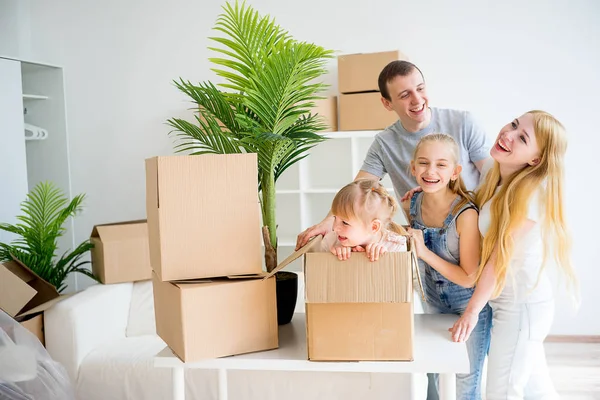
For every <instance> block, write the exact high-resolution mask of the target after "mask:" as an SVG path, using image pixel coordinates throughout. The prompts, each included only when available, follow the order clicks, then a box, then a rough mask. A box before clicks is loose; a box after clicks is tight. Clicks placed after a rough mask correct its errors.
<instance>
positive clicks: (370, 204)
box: [322, 179, 407, 261]
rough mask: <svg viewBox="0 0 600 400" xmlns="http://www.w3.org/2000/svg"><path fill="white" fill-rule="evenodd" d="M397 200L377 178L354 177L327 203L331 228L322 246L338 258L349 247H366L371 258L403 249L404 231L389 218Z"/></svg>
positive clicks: (347, 252)
mask: <svg viewBox="0 0 600 400" xmlns="http://www.w3.org/2000/svg"><path fill="white" fill-rule="evenodd" d="M397 210H398V203H397V202H396V199H394V197H393V196H390V194H389V193H388V192H387V190H385V188H384V187H383V186H382V185H381V184H380V183H379V181H377V180H372V179H358V180H356V181H354V182H352V183H349V184H348V185H346V186H344V187H343V188H342V189H340V191H339V192H338V193H337V194H336V195H335V197H334V199H333V203H332V205H331V212H332V214H333V216H334V222H333V230H332V231H331V232H330V233H328V234H327V235H325V237H324V238H323V242H322V243H323V244H322V246H323V250H326V251H331V252H332V253H333V254H334V255H335V256H337V257H338V259H340V260H347V259H348V258H349V257H350V254H351V252H352V251H361V252H362V251H366V252H367V256H368V257H369V259H370V260H371V261H377V260H378V259H379V256H380V255H381V254H384V253H386V252H389V251H406V250H407V246H406V236H403V235H406V234H407V232H406V230H405V229H404V228H402V227H401V226H400V225H398V224H396V223H395V222H394V221H393V218H394V215H395V214H396V211H397Z"/></svg>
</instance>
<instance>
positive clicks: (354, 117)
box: [339, 92, 398, 131]
mask: <svg viewBox="0 0 600 400" xmlns="http://www.w3.org/2000/svg"><path fill="white" fill-rule="evenodd" d="M339 107H340V130H341V131H362V130H380V129H385V128H387V127H388V126H390V125H392V124H394V123H395V122H396V121H398V115H397V114H396V113H395V112H394V111H388V110H387V109H386V108H385V107H384V106H383V104H382V103H381V94H380V93H379V92H372V93H355V94H341V95H340V103H339Z"/></svg>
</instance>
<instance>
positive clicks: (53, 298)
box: [0, 261, 66, 344]
mask: <svg viewBox="0 0 600 400" xmlns="http://www.w3.org/2000/svg"><path fill="white" fill-rule="evenodd" d="M64 297H66V296H61V295H59V294H58V291H57V290H56V288H55V287H54V286H53V285H52V284H50V283H48V282H46V281H45V280H43V279H42V278H40V277H39V276H38V275H37V274H36V273H34V272H33V271H32V270H30V269H29V268H27V267H26V266H25V265H23V264H22V263H20V262H18V261H9V262H6V263H3V264H0V308H1V309H2V310H4V311H5V312H6V313H7V314H8V315H10V316H11V317H13V318H14V319H15V320H16V321H18V322H20V323H21V325H23V326H24V327H25V328H26V329H28V330H29V331H30V332H32V333H33V334H34V335H36V336H37V337H38V339H40V342H42V344H44V335H43V329H44V328H43V326H44V319H43V314H42V313H43V312H44V311H45V310H47V309H49V308H50V307H52V306H53V305H54V304H55V303H57V302H58V301H60V300H62V299H63V298H64ZM32 316H33V317H32Z"/></svg>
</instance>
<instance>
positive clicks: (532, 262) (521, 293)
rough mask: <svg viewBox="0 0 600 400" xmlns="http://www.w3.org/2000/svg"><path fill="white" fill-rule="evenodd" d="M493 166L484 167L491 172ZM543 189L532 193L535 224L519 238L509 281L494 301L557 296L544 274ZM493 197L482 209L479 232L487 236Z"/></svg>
mask: <svg viewBox="0 0 600 400" xmlns="http://www.w3.org/2000/svg"><path fill="white" fill-rule="evenodd" d="M486 164H487V163H486ZM489 168H490V167H489V166H488V168H485V169H484V171H485V172H487V171H488V170H489ZM482 182H483V177H482ZM499 189H500V186H498V188H496V193H498V190H499ZM540 191H541V190H540V189H538V190H536V191H535V192H534V193H533V195H532V196H531V199H530V200H529V210H528V212H527V219H529V220H531V221H533V222H535V225H534V226H533V228H531V230H529V231H528V232H527V233H526V234H525V235H524V236H522V237H518V238H516V240H515V243H514V250H513V255H512V258H511V262H510V266H509V269H508V272H507V275H506V285H505V286H504V289H503V290H502V293H501V294H500V295H499V296H498V297H497V298H496V299H493V300H492V301H491V302H492V303H498V304H508V303H535V302H540V301H548V300H552V299H553V294H552V284H551V283H550V279H549V278H548V276H547V274H546V271H545V270H544V271H542V273H541V275H540V271H541V268H542V262H543V255H544V247H543V243H542V231H541V225H542V222H543V218H544V213H543V210H542V209H541V205H540V202H539V196H540ZM493 199H494V197H492V199H490V200H489V201H488V202H487V203H485V204H484V205H483V207H482V208H481V210H480V212H479V232H480V233H481V235H482V236H483V237H484V238H485V235H486V234H487V232H488V230H489V228H490V224H491V211H490V205H491V203H492V200H493ZM538 278H539V281H538Z"/></svg>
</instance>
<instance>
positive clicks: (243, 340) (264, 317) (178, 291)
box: [146, 154, 278, 361]
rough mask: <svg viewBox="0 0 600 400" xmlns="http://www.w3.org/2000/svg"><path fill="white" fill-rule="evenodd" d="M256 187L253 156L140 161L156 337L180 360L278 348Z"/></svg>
mask: <svg viewBox="0 0 600 400" xmlns="http://www.w3.org/2000/svg"><path fill="white" fill-rule="evenodd" d="M257 179H258V173H257V158H256V154H232V155H201V156H169V157H154V158H151V159H148V160H146V212H147V217H148V219H147V221H148V237H149V245H150V264H151V266H152V282H153V288H154V308H155V315H156V330H157V333H158V335H159V336H160V337H161V338H162V339H163V340H164V341H165V342H166V343H167V344H168V345H169V347H171V349H172V350H173V352H174V353H175V354H176V355H177V356H178V357H179V358H181V359H182V360H183V361H195V360H199V359H203V358H213V357H222V356H229V355H234V354H242V353H248V352H253V351H261V350H267V349H273V348H276V347H277V346H278V330H277V305H276V296H275V278H274V277H271V278H268V279H265V274H264V273H263V271H262V255H261V252H262V250H261V242H260V241H261V237H260V208H259V203H258V181H257Z"/></svg>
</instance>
